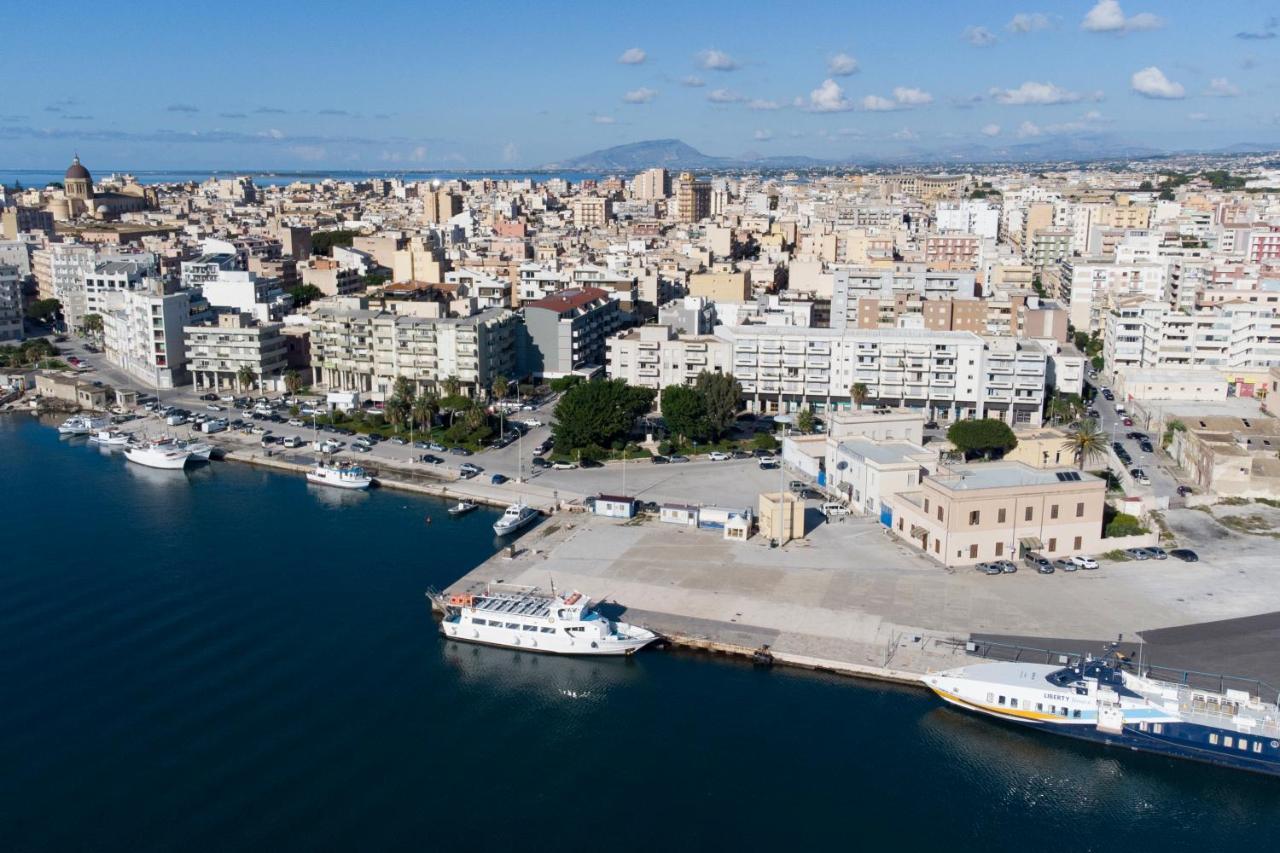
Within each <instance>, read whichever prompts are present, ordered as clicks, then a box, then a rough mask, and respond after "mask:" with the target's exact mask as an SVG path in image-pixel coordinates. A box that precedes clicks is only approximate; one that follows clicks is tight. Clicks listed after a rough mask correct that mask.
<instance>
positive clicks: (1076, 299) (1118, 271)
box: [1057, 259, 1169, 332]
mask: <svg viewBox="0 0 1280 853" xmlns="http://www.w3.org/2000/svg"><path fill="white" fill-rule="evenodd" d="M1168 272H1169V269H1168V267H1167V266H1166V265H1165V264H1159V263H1133V264H1116V263H1111V262H1110V261H1103V260H1098V259H1093V260H1090V259H1068V260H1064V261H1063V262H1062V263H1061V264H1060V265H1059V269H1058V270H1057V279H1058V281H1057V283H1058V294H1057V295H1058V299H1059V300H1061V301H1062V302H1063V303H1065V304H1066V305H1067V309H1068V314H1069V316H1068V319H1069V322H1070V323H1071V326H1072V328H1074V329H1076V330H1077V331H1081V332H1100V331H1102V327H1103V326H1104V325H1105V322H1106V321H1105V317H1106V312H1107V310H1108V309H1109V308H1110V307H1111V305H1112V303H1113V301H1114V300H1115V299H1117V298H1120V297H1124V296H1132V295H1140V296H1143V297H1146V298H1148V299H1154V300H1163V299H1164V298H1165V291H1166V286H1167V284H1168Z"/></svg>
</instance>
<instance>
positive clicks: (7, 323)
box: [0, 264, 22, 341]
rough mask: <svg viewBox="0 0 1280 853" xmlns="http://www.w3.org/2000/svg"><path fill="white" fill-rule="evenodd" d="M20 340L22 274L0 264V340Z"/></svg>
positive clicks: (12, 267)
mask: <svg viewBox="0 0 1280 853" xmlns="http://www.w3.org/2000/svg"><path fill="white" fill-rule="evenodd" d="M17 340H22V276H20V275H19V274H18V268H17V267H15V266H10V265H8V264H0V341H17Z"/></svg>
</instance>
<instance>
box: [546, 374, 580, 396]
mask: <svg viewBox="0 0 1280 853" xmlns="http://www.w3.org/2000/svg"><path fill="white" fill-rule="evenodd" d="M581 382H582V377H581V376H578V375H577V374H573V373H571V374H569V375H568V376H561V377H559V378H558V379H552V380H551V382H550V383H548V384H549V385H550V387H551V390H552V391H555V392H556V393H557V394H559V393H560V392H562V391H568V390H569V389H570V388H572V387H573V386H575V385H578V384H581Z"/></svg>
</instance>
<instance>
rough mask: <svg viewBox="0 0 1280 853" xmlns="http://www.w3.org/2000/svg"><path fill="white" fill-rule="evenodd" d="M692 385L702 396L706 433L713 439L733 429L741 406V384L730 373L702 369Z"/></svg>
mask: <svg viewBox="0 0 1280 853" xmlns="http://www.w3.org/2000/svg"><path fill="white" fill-rule="evenodd" d="M693 387H694V390H695V391H697V392H698V395H699V396H700V397H702V408H703V414H704V417H705V418H706V422H707V434H708V436H709V437H710V438H711V440H712V441H715V440H716V439H719V438H720V437H721V436H723V435H724V434H725V433H727V432H729V430H731V429H733V423H734V421H735V420H736V419H737V417H738V410H739V409H740V408H742V386H741V385H740V384H738V380H736V379H734V378H733V374H732V373H712V372H711V371H709V370H704V371H702V372H701V373H699V374H698V378H697V379H696V380H694V383H693Z"/></svg>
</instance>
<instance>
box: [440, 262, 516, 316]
mask: <svg viewBox="0 0 1280 853" xmlns="http://www.w3.org/2000/svg"><path fill="white" fill-rule="evenodd" d="M444 280H445V283H446V284H456V285H458V286H459V287H460V288H465V289H466V295H467V296H469V297H472V298H474V299H475V300H476V305H477V307H479V308H480V309H482V310H483V309H485V308H508V307H510V305H511V280H510V279H507V278H498V277H497V276H494V275H491V274H489V273H487V272H485V271H483V270H474V269H469V268H467V267H462V268H461V269H456V270H450V271H449V272H447V273H445V274H444Z"/></svg>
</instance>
